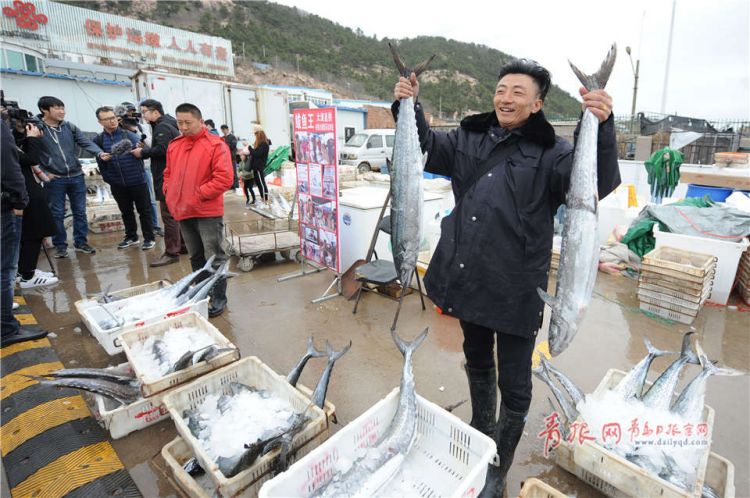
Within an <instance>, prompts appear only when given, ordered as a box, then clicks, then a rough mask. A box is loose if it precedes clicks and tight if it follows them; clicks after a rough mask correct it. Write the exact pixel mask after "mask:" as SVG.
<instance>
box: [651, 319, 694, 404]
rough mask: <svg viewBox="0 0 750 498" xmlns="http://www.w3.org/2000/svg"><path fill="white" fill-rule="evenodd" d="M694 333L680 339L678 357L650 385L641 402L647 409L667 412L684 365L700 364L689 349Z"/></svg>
mask: <svg viewBox="0 0 750 498" xmlns="http://www.w3.org/2000/svg"><path fill="white" fill-rule="evenodd" d="M694 333H695V332H688V333H686V334H685V335H684V336H683V338H682V349H681V351H680V357H679V358H677V359H676V360H675V361H674V362H673V363H672V364H671V365H669V366H668V367H667V369H666V370H664V372H662V374H661V375H660V376H659V377H658V378H657V379H656V380H655V381H654V383H653V384H651V387H650V388H649V390H648V391H646V394H644V395H643V397H642V398H641V401H643V404H644V405H646V406H647V407H648V408H654V409H656V410H668V409H669V405H670V403H671V401H672V395H673V394H674V390H675V388H676V387H677V382H679V380H680V371H681V370H682V367H684V366H685V364H686V363H693V364H695V365H699V364H700V360H699V359H698V357H697V356H696V354H695V353H694V352H693V350H692V349H691V348H690V336H691V335H693V334H694Z"/></svg>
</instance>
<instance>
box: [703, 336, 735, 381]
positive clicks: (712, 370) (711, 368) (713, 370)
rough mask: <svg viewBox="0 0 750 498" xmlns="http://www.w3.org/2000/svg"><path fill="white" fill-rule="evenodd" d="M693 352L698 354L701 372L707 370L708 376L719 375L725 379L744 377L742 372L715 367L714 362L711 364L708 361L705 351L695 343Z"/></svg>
mask: <svg viewBox="0 0 750 498" xmlns="http://www.w3.org/2000/svg"><path fill="white" fill-rule="evenodd" d="M695 351H696V353H697V354H698V359H699V360H700V364H701V366H702V367H703V370H708V372H709V375H721V376H725V377H736V376H739V375H745V373H744V372H741V371H739V370H735V369H734V368H728V367H717V366H716V362H713V361H711V360H710V359H709V357H708V355H707V354H706V352H705V351H703V348H702V347H701V345H700V343H698V342H697V341H696V343H695Z"/></svg>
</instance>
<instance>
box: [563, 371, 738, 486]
mask: <svg viewBox="0 0 750 498" xmlns="http://www.w3.org/2000/svg"><path fill="white" fill-rule="evenodd" d="M625 375H626V374H625V372H623V371H622V370H617V369H610V370H609V371H608V372H607V373H606V374H605V375H604V378H603V379H602V381H601V382H600V383H599V386H597V388H596V390H595V391H594V395H595V396H596V395H598V394H600V393H603V392H604V391H606V390H611V389H614V388H615V386H617V384H618V382H620V380H621V379H622V378H623V377H624V376H625ZM650 385H651V382H646V386H650ZM701 420H703V422H705V423H706V424H707V425H708V435H707V438H708V440H709V441H711V437H712V434H713V426H714V410H713V408H711V407H710V406H708V405H704V408H703V415H702V418H701ZM709 453H710V449H709V448H708V447H707V448H706V451H705V452H704V454H703V456H702V457H701V460H700V462H699V464H698V468H697V472H696V475H697V477H696V481H695V486H694V489H693V492H688V491H687V490H685V489H682V488H680V487H677V486H675V485H674V484H672V483H669V482H667V481H665V480H663V479H661V478H659V477H658V476H655V475H653V474H652V473H650V472H648V471H647V470H645V469H643V468H641V467H638V466H637V465H635V464H634V463H631V462H629V461H628V460H626V459H625V458H622V457H620V456H619V455H616V454H615V453H613V452H611V451H609V450H607V449H606V448H604V447H603V446H600V445H598V444H596V443H595V442H593V441H584V442H583V444H581V445H579V444H571V443H568V442H567V441H566V440H565V439H563V440H562V441H561V442H560V445H559V446H558V447H557V448H555V449H554V454H555V462H556V463H557V464H558V465H559V466H560V467H562V468H564V469H565V470H567V471H568V472H570V473H572V474H575V475H576V476H578V477H579V478H580V479H581V480H583V481H585V482H586V483H588V484H590V485H591V486H593V487H595V488H596V489H598V490H599V491H601V492H602V493H604V494H605V495H607V496H611V497H614V498H625V497H633V496H638V497H640V496H658V497H660V498H700V497H701V491H702V488H703V484H704V482H705V479H706V468H707V466H708V457H709ZM732 486H734V485H733V484H732Z"/></svg>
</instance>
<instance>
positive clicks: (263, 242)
mask: <svg viewBox="0 0 750 498" xmlns="http://www.w3.org/2000/svg"><path fill="white" fill-rule="evenodd" d="M296 204H297V196H296V195H295V198H294V202H293V203H292V209H291V210H290V211H289V215H288V216H287V217H286V218H271V219H262V220H252V221H230V222H228V223H227V224H226V225H225V226H224V243H225V246H226V252H227V254H229V255H230V256H237V257H238V258H239V262H238V264H237V267H238V268H239V269H240V270H242V271H251V270H252V269H253V267H254V266H255V262H256V261H257V260H258V259H259V258H260V257H261V256H262V255H264V254H272V253H275V252H279V253H280V254H281V256H282V257H283V258H286V259H294V260H295V261H297V262H298V263H299V262H301V260H302V259H301V258H302V255H301V254H300V251H299V222H298V221H297V220H295V219H293V216H294V206H295V205H296Z"/></svg>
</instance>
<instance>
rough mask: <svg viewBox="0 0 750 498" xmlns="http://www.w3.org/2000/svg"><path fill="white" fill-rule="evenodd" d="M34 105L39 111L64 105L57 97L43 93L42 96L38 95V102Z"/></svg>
mask: <svg viewBox="0 0 750 498" xmlns="http://www.w3.org/2000/svg"><path fill="white" fill-rule="evenodd" d="M36 106H37V107H38V108H39V110H40V111H49V108H50V107H65V103H64V102H63V101H62V100H60V99H58V98H57V97H50V96H49V95H45V96H44V97H39V102H37V103H36Z"/></svg>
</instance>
